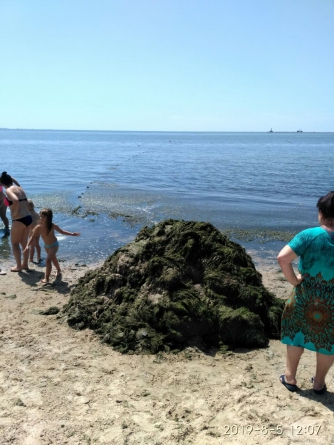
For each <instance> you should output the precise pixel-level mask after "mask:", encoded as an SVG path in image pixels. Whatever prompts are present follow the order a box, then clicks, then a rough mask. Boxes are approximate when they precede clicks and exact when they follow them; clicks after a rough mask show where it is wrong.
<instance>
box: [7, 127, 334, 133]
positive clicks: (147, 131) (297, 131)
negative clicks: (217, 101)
mask: <svg viewBox="0 0 334 445" xmlns="http://www.w3.org/2000/svg"><path fill="white" fill-rule="evenodd" d="M0 131H73V132H75V131H77V132H79V131H80V132H101V133H292V134H294V133H334V131H300V130H295V131H291V130H281V131H273V130H272V131H264V130H224V131H221V130H220V131H219V130H78V129H71V130H69V129H62V128H8V127H0Z"/></svg>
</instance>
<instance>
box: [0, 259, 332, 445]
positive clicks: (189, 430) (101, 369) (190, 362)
mask: <svg viewBox="0 0 334 445" xmlns="http://www.w3.org/2000/svg"><path fill="white" fill-rule="evenodd" d="M62 265H63V272H64V273H63V281H59V282H55V283H54V284H53V285H51V286H44V287H43V286H41V285H39V284H38V282H39V280H40V279H41V277H42V276H43V271H44V268H43V267H40V266H36V265H33V266H32V267H33V270H31V271H29V272H22V273H20V274H17V273H13V272H9V269H8V265H5V264H1V268H2V269H3V270H6V271H7V274H6V275H1V276H0V305H1V310H0V332H1V368H0V371H1V372H0V395H1V399H0V400H1V401H0V445H7V444H11V445H13V444H15V445H16V444H20V445H21V444H22V445H40V444H43V445H44V444H45V445H46V444H59V445H64V444H71V445H74V444H78V445H79V444H80V445H84V444H117V445H121V444H124V445H125V444H152V445H158V444H164V445H165V444H168V445H169V444H198V445H205V444H210V445H211V444H212V445H215V444H251V445H252V444H260V443H261V444H262V443H270V444H282V445H283V444H284V445H285V444H286V445H287V444H294V443H301V442H304V443H311V444H313V443H314V444H331V443H334V422H333V409H334V393H333V391H334V382H333V371H330V374H329V376H328V380H327V386H328V388H329V391H328V393H327V394H326V395H324V396H317V395H315V394H314V393H313V392H312V389H311V384H310V382H309V380H310V377H311V376H312V375H313V372H314V360H315V356H314V354H313V353H311V352H305V354H304V355H303V357H302V360H301V365H300V371H299V375H298V384H299V386H300V387H301V391H300V392H299V393H290V392H288V391H287V390H286V389H285V388H284V387H283V385H281V384H280V382H279V380H278V377H279V375H280V374H281V373H282V372H283V371H284V362H285V347H284V346H283V345H282V344H281V343H280V342H279V341H278V340H272V341H270V345H269V347H268V348H266V349H259V350H251V351H250V350H237V351H235V352H233V353H228V354H225V355H214V354H211V355H210V354H208V355H205V354H203V353H201V352H199V351H197V350H195V349H193V348H189V349H187V350H186V351H184V352H183V353H180V354H178V355H165V354H161V355H157V356H134V355H132V356H131V355H130V356H129V355H121V354H119V353H117V352H115V351H113V350H112V349H111V348H110V347H109V346H107V345H104V344H101V343H100V341H99V339H98V338H97V336H96V335H95V334H94V333H93V332H91V331H89V330H84V331H75V330H73V329H71V328H70V327H68V325H67V324H66V322H65V321H64V320H62V319H60V318H57V315H49V316H46V315H41V314H40V311H42V310H45V309H47V308H49V307H51V306H57V307H59V308H61V307H62V306H63V304H64V303H66V302H67V301H68V299H69V293H70V289H71V286H72V285H73V284H74V283H75V282H76V280H77V279H78V277H79V276H81V275H82V274H84V273H85V271H86V270H87V267H85V266H79V265H76V266H70V265H66V263H62ZM258 269H259V270H260V271H261V273H262V274H263V281H264V284H265V285H266V286H267V287H268V288H269V289H270V290H272V291H273V292H274V293H276V295H277V296H280V297H286V296H287V295H288V293H289V292H290V291H291V288H290V287H289V285H288V284H287V283H286V282H285V280H284V278H283V276H282V274H281V273H279V272H278V268H277V267H276V266H268V265H265V264H262V265H259V266H258Z"/></svg>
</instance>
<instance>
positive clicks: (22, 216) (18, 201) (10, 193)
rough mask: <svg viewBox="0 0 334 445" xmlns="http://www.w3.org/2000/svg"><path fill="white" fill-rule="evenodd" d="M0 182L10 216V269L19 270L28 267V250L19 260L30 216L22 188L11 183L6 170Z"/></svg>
mask: <svg viewBox="0 0 334 445" xmlns="http://www.w3.org/2000/svg"><path fill="white" fill-rule="evenodd" d="M0 183H1V185H3V186H4V187H5V189H6V196H7V201H8V205H9V208H10V213H11V216H12V230H11V242H12V248H13V254H14V257H15V261H16V266H15V267H12V268H11V271H12V272H20V271H21V270H22V269H28V256H29V252H28V251H25V252H23V260H22V262H21V248H22V251H24V249H25V247H26V245H27V242H28V235H29V226H30V224H31V223H32V217H31V215H30V212H29V209H28V203H27V196H26V194H25V192H24V190H23V189H22V188H21V187H19V186H17V185H14V184H13V179H12V177H11V176H10V175H8V174H7V172H3V173H2V175H1V177H0Z"/></svg>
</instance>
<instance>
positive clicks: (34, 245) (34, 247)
mask: <svg viewBox="0 0 334 445" xmlns="http://www.w3.org/2000/svg"><path fill="white" fill-rule="evenodd" d="M28 209H29V212H30V215H31V217H32V224H31V225H30V226H29V228H30V230H29V237H30V236H31V235H32V232H33V230H34V229H35V227H36V226H37V225H38V224H39V222H40V218H39V214H38V213H37V212H36V210H35V206H34V203H33V202H32V200H31V199H28ZM35 250H36V255H37V258H36V262H37V263H38V264H39V263H40V262H41V261H42V259H41V246H40V245H39V236H38V237H36V238H34V240H33V242H32V243H31V245H30V249H29V261H30V262H33V261H34V254H35Z"/></svg>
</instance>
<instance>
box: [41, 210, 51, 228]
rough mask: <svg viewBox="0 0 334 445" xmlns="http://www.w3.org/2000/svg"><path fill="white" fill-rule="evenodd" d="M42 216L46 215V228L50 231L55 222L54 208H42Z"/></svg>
mask: <svg viewBox="0 0 334 445" xmlns="http://www.w3.org/2000/svg"><path fill="white" fill-rule="evenodd" d="M39 214H40V216H42V215H43V216H46V228H47V230H48V233H49V232H50V230H51V229H52V226H53V223H52V217H53V214H52V210H51V209H42V210H41V211H40V212H39Z"/></svg>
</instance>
